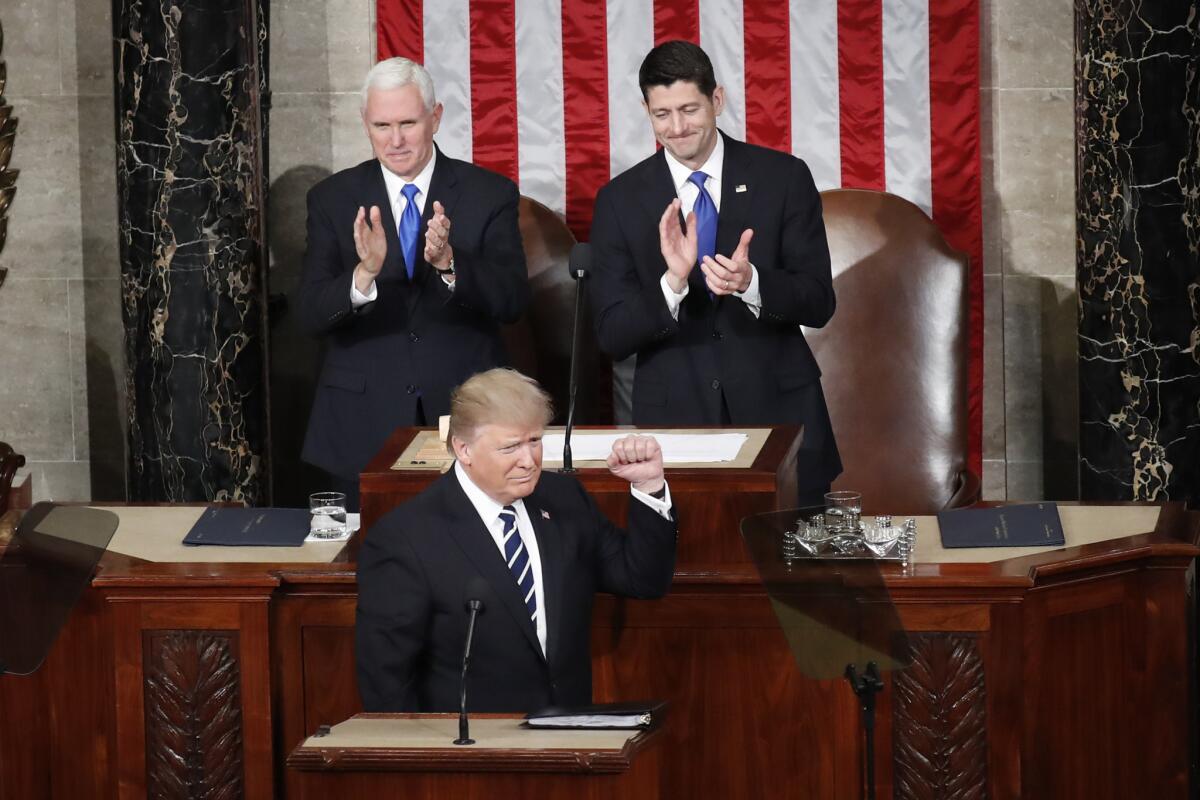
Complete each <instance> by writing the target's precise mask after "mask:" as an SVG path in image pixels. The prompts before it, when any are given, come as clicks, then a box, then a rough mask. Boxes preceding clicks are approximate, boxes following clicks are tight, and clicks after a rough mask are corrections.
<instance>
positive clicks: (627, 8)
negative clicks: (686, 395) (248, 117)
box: [376, 0, 983, 474]
mask: <svg viewBox="0 0 1200 800" xmlns="http://www.w3.org/2000/svg"><path fill="white" fill-rule="evenodd" d="M376 32H377V38H378V57H379V58H381V59H382V58H388V57H390V56H397V55H398V56H405V57H407V58H411V59H413V60H414V61H419V62H421V63H423V64H424V65H425V66H426V68H427V69H428V70H429V72H430V73H431V74H432V76H433V79H434V83H435V86H436V88H437V95H438V99H439V100H440V101H441V102H442V103H443V104H444V105H445V109H446V110H445V116H444V117H443V120H442V126H441V130H440V131H439V132H438V135H437V141H438V145H439V146H440V147H441V148H442V149H443V150H444V151H445V152H446V153H447V154H449V155H452V156H455V157H457V158H463V159H467V160H470V161H474V162H475V163H476V164H479V165H481V166H484V167H488V168H490V169H493V170H495V171H497V172H500V173H502V174H504V175H508V176H509V177H510V178H512V179H513V180H515V181H516V182H517V183H518V185H519V186H520V188H521V193H522V194H524V195H526V196H528V197H532V198H534V199H536V200H538V201H540V202H542V203H544V204H546V205H547V206H549V207H550V208H552V209H555V210H556V211H558V212H560V213H562V214H563V215H564V216H565V217H566V220H567V223H568V225H570V227H571V229H572V230H573V231H574V233H575V235H576V237H577V238H579V239H580V240H581V241H586V240H587V238H588V229H589V227H590V225H591V214H592V201H593V198H594V197H595V194H596V191H597V189H599V188H600V187H601V186H602V185H603V184H604V183H606V182H607V181H608V180H609V178H611V177H612V176H614V175H617V174H618V173H620V172H622V171H624V170H625V169H627V168H628V167H630V166H632V165H633V164H636V163H637V162H638V161H640V160H642V159H643V158H645V157H646V156H648V155H649V154H651V153H653V152H654V148H655V142H654V137H653V135H652V134H651V131H650V125H649V122H648V121H647V119H646V115H645V113H644V112H643V110H642V107H641V92H640V91H639V89H638V85H637V70H638V66H639V65H640V63H641V60H642V58H643V57H644V56H645V55H646V53H647V52H648V51H649V50H650V49H651V48H652V47H653V46H654V45H656V44H658V43H660V42H663V41H666V40H669V39H690V40H692V41H694V42H697V43H698V44H700V46H701V47H703V48H704V49H705V51H706V52H707V53H708V54H709V56H710V57H711V58H712V60H713V66H714V67H715V69H716V74H717V81H718V83H720V84H722V85H723V86H725V88H726V101H727V105H726V109H725V112H724V113H723V114H722V115H721V117H719V118H718V124H719V126H720V127H721V129H722V130H724V131H725V132H726V133H728V134H730V135H732V136H734V137H736V138H739V139H744V140H746V141H748V142H751V143H754V144H760V145H764V146H766V147H772V148H775V149H778V150H787V151H790V152H792V153H794V154H796V155H797V156H800V157H801V158H803V159H804V160H805V161H806V162H807V163H808V165H809V167H810V168H811V169H812V172H813V177H814V178H815V179H816V181H817V186H818V188H820V189H830V188H835V187H839V186H841V187H847V188H864V189H877V190H884V191H888V192H892V193H893V194H898V195H900V196H902V197H905V198H907V199H909V200H911V201H913V202H914V203H916V204H917V205H918V206H920V207H921V208H923V209H924V210H925V211H926V212H927V213H928V214H929V215H930V216H931V217H932V218H933V220H934V221H935V222H936V223H937V224H938V226H939V227H940V228H941V230H942V232H943V234H944V235H945V236H946V238H947V239H948V240H949V242H950V243H951V245H953V246H954V247H956V248H957V249H959V250H962V251H964V252H966V253H967V254H968V255H969V256H970V257H971V264H972V270H971V282H970V294H971V297H970V301H971V302H970V308H971V334H972V335H971V345H970V346H971V357H970V367H969V369H970V374H969V386H970V448H971V454H970V464H971V466H972V468H973V469H974V470H975V471H976V472H977V474H978V472H979V470H980V468H981V450H980V441H981V429H982V402H981V398H982V377H983V335H982V334H983V288H982V287H983V280H982V274H983V270H982V250H983V246H982V215H981V188H980V164H979V8H978V0H791V2H784V0H608V2H607V3H606V2H604V0H376Z"/></svg>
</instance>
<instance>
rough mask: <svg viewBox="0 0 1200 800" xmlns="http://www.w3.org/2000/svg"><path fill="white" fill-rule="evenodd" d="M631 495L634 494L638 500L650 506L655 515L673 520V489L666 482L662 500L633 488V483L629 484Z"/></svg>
mask: <svg viewBox="0 0 1200 800" xmlns="http://www.w3.org/2000/svg"><path fill="white" fill-rule="evenodd" d="M629 493H630V494H632V495H633V496H634V497H635V498H636V499H638V500H640V501H642V502H643V503H645V504H646V505H647V506H649V507H650V509H651V510H652V511H653V512H654V513H656V514H658V515H659V516H660V517H662V518H663V519H670V518H671V487H670V486H668V485H667V484H666V483H665V482H664V483H663V497H662V500H659V499H658V498H657V497H653V496H651V495H648V494H646V493H645V492H643V491H639V490H638V489H635V488H633V484H632V483H631V484H629Z"/></svg>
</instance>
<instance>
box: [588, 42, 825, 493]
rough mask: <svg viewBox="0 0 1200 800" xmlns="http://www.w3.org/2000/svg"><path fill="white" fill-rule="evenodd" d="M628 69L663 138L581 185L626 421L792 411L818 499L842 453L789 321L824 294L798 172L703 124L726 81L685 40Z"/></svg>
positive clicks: (767, 418)
mask: <svg viewBox="0 0 1200 800" xmlns="http://www.w3.org/2000/svg"><path fill="white" fill-rule="evenodd" d="M638 83H639V85H640V86H641V90H642V100H643V106H644V107H645V109H646V113H647V114H648V115H649V117H650V125H651V127H652V128H653V129H654V135H655V137H656V138H657V139H658V141H659V143H660V144H661V145H662V150H660V151H659V152H657V153H655V154H654V155H652V156H650V157H649V158H647V159H646V160H645V161H642V162H641V163H640V164H637V165H635V166H633V167H631V168H630V169H629V170H627V171H626V172H624V173H622V174H621V175H618V176H617V177H616V178H614V179H613V180H612V181H611V182H610V183H609V184H608V185H607V186H605V187H604V188H603V189H601V190H600V193H599V194H598V195H597V196H596V210H595V216H594V219H593V223H592V234H591V243H592V249H593V253H594V257H595V267H594V270H593V281H592V302H593V310H594V316H595V320H596V333H597V337H598V339H599V342H600V346H601V347H602V348H603V349H604V350H605V351H606V352H607V353H609V355H611V356H613V357H614V358H617V359H622V358H627V357H629V356H630V355H633V354H635V353H636V354H637V371H636V373H635V376H634V381H633V422H634V424H635V425H640V426H661V425H685V426H686V425H739V426H744V425H764V424H795V425H803V426H804V440H803V443H802V445H801V450H800V452H799V454H798V457H797V466H798V472H799V474H798V476H797V477H798V479H799V484H798V486H799V489H800V498H799V499H800V501H801V503H803V504H806V505H807V504H810V502H811V503H814V504H820V503H822V502H823V498H822V495H823V494H824V493H825V492H826V491H827V490H828V486H829V483H830V482H831V481H832V480H833V478H834V477H836V476H837V474H838V473H840V472H841V471H842V463H841V459H840V458H839V456H838V450H837V445H836V444H835V442H834V438H833V430H832V428H831V427H830V423H829V413H828V411H827V409H826V407H825V396H824V393H823V392H822V391H821V380H820V377H821V371H820V369H819V368H818V367H817V362H816V360H815V359H814V358H813V354H812V351H811V350H810V349H809V347H808V343H807V342H806V341H805V339H804V334H803V333H802V332H801V330H800V326H801V325H807V326H809V327H821V326H822V325H824V324H825V323H826V322H828V321H829V319H830V317H832V316H833V309H834V294H833V279H832V276H831V272H830V264H829V247H828V244H827V243H826V239H825V224H824V221H823V220H822V217H821V198H820V196H819V195H818V194H817V190H816V186H815V185H814V184H813V179H812V175H811V173H810V172H809V170H808V167H807V166H806V165H805V164H804V162H803V161H801V160H800V159H798V158H795V157H793V156H791V155H789V154H787V153H779V152H776V151H774V150H768V149H765V148H762V147H755V146H753V145H749V144H746V143H744V142H739V141H737V140H736V139H732V138H730V137H728V136H725V135H724V134H722V133H721V132H720V131H719V130H717V117H718V116H719V115H720V114H721V111H722V109H723V108H724V106H725V93H724V92H725V90H724V88H723V87H721V86H718V85H717V82H716V77H715V75H714V74H713V67H712V63H711V62H710V61H709V59H708V56H707V55H705V53H704V51H703V50H701V49H700V48H699V47H698V46H696V45H695V44H692V43H691V42H683V41H673V42H665V43H664V44H661V45H659V46H658V47H656V48H654V49H653V50H651V51H650V53H649V54H648V55H647V56H646V58H645V59H644V60H643V61H642V66H641V69H640V70H639V72H638ZM685 218H686V221H685Z"/></svg>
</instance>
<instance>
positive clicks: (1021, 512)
mask: <svg viewBox="0 0 1200 800" xmlns="http://www.w3.org/2000/svg"><path fill="white" fill-rule="evenodd" d="M937 520H938V528H940V529H941V533H942V547H947V548H949V547H1062V546H1063V545H1065V544H1066V538H1065V537H1064V536H1063V529H1062V520H1061V519H1059V516H1058V506H1057V505H1056V504H1054V503H1025V504H1023V505H1014V506H996V507H995V508H960V509H958V510H956V511H939V512H938V515H937Z"/></svg>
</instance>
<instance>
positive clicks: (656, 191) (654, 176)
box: [641, 150, 683, 241]
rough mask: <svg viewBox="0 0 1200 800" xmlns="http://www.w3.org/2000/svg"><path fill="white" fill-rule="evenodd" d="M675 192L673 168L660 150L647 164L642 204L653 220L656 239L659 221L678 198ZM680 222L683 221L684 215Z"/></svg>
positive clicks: (656, 239)
mask: <svg viewBox="0 0 1200 800" xmlns="http://www.w3.org/2000/svg"><path fill="white" fill-rule="evenodd" d="M678 197H679V195H678V194H676V193H675V181H673V180H671V170H670V169H668V167H667V157H666V156H665V155H664V154H663V151H662V150H659V151H658V152H657V153H656V154H655V155H654V158H653V160H651V161H650V163H649V164H647V165H646V170H645V173H644V174H643V175H642V192H641V200H642V204H643V205H644V206H645V207H646V212H647V214H648V217H647V219H650V220H653V222H654V230H655V232H656V233H655V237H654V238H655V241H658V234H657V231H658V221H659V219H661V218H662V215H663V212H664V211H666V210H667V206H668V205H670V203H671V201H672V200H675V199H676V198H678ZM680 222H681V223H682V222H683V219H682V217H681V218H680Z"/></svg>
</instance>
